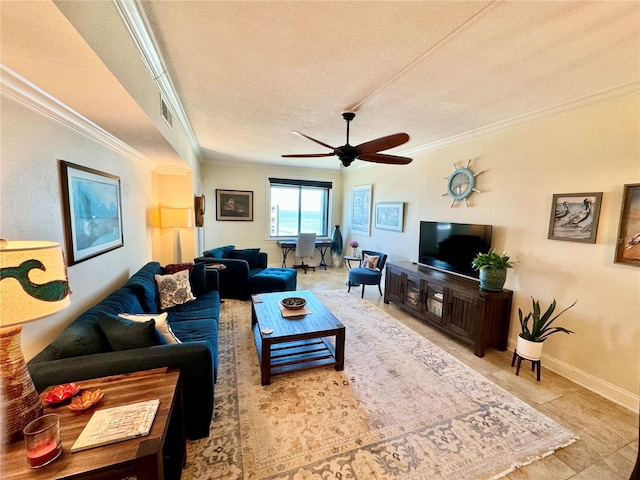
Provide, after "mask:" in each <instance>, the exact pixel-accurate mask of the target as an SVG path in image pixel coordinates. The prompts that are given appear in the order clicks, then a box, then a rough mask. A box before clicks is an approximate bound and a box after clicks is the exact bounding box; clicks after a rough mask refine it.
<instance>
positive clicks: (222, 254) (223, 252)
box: [202, 245, 236, 258]
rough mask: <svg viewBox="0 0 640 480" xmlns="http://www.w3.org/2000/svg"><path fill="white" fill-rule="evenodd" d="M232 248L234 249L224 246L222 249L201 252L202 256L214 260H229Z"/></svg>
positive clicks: (232, 246)
mask: <svg viewBox="0 0 640 480" xmlns="http://www.w3.org/2000/svg"><path fill="white" fill-rule="evenodd" d="M234 248H236V247H235V245H225V246H224V247H218V248H212V249H211V250H207V251H205V252H202V255H204V256H205V257H214V258H230V257H231V252H233V249H234Z"/></svg>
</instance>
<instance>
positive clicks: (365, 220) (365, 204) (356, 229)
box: [351, 185, 371, 237]
mask: <svg viewBox="0 0 640 480" xmlns="http://www.w3.org/2000/svg"><path fill="white" fill-rule="evenodd" d="M351 233H353V234H356V235H365V236H367V237H368V236H369V235H371V185H362V186H360V187H353V190H352V195H351Z"/></svg>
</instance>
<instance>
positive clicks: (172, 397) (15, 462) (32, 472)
mask: <svg viewBox="0 0 640 480" xmlns="http://www.w3.org/2000/svg"><path fill="white" fill-rule="evenodd" d="M78 383H79V384H80V388H81V390H95V389H98V388H99V389H101V390H102V391H103V392H104V398H103V399H102V400H101V401H100V402H99V403H98V404H97V405H96V406H95V407H93V408H90V409H88V410H85V411H83V412H74V411H72V410H70V409H69V408H67V405H68V404H67V403H65V404H61V405H57V406H55V405H54V406H51V405H49V406H46V407H45V413H56V414H58V415H60V430H61V435H62V455H60V457H58V459H56V460H54V461H53V462H52V463H50V464H49V465H46V466H44V467H42V468H38V469H31V468H29V467H28V466H27V460H26V453H25V449H24V443H23V442H22V441H18V442H14V443H11V444H9V445H6V446H4V447H2V465H1V466H0V477H1V478H3V479H6V480H9V479H11V480H23V479H24V480H27V479H36V480H37V479H46V480H53V479H59V480H67V479H69V480H70V479H73V480H79V479H100V480H106V479H113V480H116V479H117V480H120V479H122V478H123V477H127V476H133V475H135V476H136V477H137V478H138V480H164V479H171V480H179V479H180V476H181V475H182V468H183V467H184V465H185V461H186V439H185V434H184V422H183V416H182V415H183V412H182V386H181V382H180V372H179V370H177V369H167V368H158V369H154V370H147V371H143V372H134V373H129V374H123V375H115V376H112V377H104V378H97V379H92V380H83V381H81V382H78ZM48 390H51V388H48V389H47V390H45V392H46V391H48ZM155 398H158V399H160V406H159V408H158V412H157V413H156V416H155V419H154V420H153V425H152V427H151V431H150V432H149V435H147V436H145V437H139V438H133V439H130V440H125V441H122V442H118V443H112V444H109V445H104V446H102V447H96V448H91V449H89V450H84V451H80V452H76V453H71V446H72V445H73V444H74V442H75V441H76V439H77V438H78V436H79V435H80V432H82V430H83V429H84V427H85V425H86V424H87V422H88V421H89V419H90V418H91V416H92V414H93V412H94V411H95V410H96V409H101V408H109V407H116V406H119V405H126V404H130V403H137V402H142V401H145V400H152V399H155Z"/></svg>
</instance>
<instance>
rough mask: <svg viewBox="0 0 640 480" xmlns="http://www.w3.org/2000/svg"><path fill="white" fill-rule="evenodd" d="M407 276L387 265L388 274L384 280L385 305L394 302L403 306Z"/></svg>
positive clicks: (396, 268)
mask: <svg viewBox="0 0 640 480" xmlns="http://www.w3.org/2000/svg"><path fill="white" fill-rule="evenodd" d="M405 277H406V275H405V274H403V273H402V270H400V269H399V268H398V267H395V266H394V265H392V264H388V265H387V273H386V274H385V279H384V303H386V304H389V302H394V303H397V304H401V303H402V302H403V301H404V284H405V283H406V279H405Z"/></svg>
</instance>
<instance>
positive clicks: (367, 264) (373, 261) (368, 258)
mask: <svg viewBox="0 0 640 480" xmlns="http://www.w3.org/2000/svg"><path fill="white" fill-rule="evenodd" d="M378 260H380V257H379V256H378V255H367V254H366V253H365V254H364V261H363V262H362V266H363V267H364V268H369V269H371V270H376V269H377V268H378Z"/></svg>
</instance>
